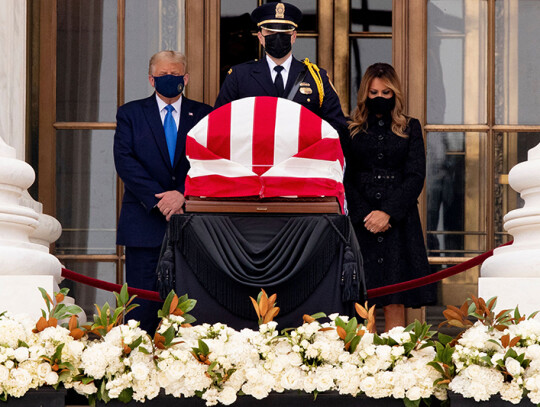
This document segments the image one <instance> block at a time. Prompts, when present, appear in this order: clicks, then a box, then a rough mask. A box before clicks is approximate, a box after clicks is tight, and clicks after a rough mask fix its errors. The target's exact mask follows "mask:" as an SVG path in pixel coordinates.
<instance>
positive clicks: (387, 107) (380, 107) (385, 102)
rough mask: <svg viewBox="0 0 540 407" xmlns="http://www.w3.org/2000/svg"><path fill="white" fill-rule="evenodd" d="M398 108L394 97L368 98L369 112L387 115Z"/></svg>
mask: <svg viewBox="0 0 540 407" xmlns="http://www.w3.org/2000/svg"><path fill="white" fill-rule="evenodd" d="M395 106H396V97H395V96H392V97H391V98H388V99H387V98H383V97H382V96H377V97H376V98H373V99H371V98H369V97H368V98H367V99H366V107H367V108H368V111H369V112H370V113H373V114H387V113H390V112H391V111H392V109H393V108H394V107H395Z"/></svg>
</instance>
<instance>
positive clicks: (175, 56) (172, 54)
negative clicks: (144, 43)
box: [148, 50, 187, 75]
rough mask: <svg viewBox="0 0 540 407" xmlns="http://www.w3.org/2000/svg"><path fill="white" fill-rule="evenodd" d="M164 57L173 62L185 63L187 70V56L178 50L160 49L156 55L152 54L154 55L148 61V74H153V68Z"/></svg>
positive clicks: (185, 69)
mask: <svg viewBox="0 0 540 407" xmlns="http://www.w3.org/2000/svg"><path fill="white" fill-rule="evenodd" d="M162 59H167V60H169V61H171V62H175V63H180V64H183V65H184V71H187V60H186V56H185V55H184V54H182V53H181V52H178V51H171V50H166V51H159V52H157V53H155V54H154V55H152V57H151V58H150V62H149V63H148V75H152V70H153V68H154V65H155V64H156V63H157V62H158V61H160V60H162Z"/></svg>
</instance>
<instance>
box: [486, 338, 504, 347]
mask: <svg viewBox="0 0 540 407" xmlns="http://www.w3.org/2000/svg"><path fill="white" fill-rule="evenodd" d="M488 342H492V343H495V344H497V345H498V346H499V347H500V348H502V345H501V343H500V342H499V341H496V340H495V339H488Z"/></svg>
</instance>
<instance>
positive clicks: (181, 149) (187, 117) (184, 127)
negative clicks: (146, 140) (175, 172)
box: [174, 96, 195, 166]
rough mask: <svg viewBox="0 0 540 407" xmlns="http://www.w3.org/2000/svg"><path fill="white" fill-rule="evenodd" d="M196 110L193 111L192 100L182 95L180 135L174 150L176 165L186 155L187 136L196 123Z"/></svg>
mask: <svg viewBox="0 0 540 407" xmlns="http://www.w3.org/2000/svg"><path fill="white" fill-rule="evenodd" d="M194 114H195V112H193V111H192V103H191V100H189V99H188V98H186V97H185V96H182V102H181V105H180V123H179V124H178V137H177V138H176V150H175V152H174V165H175V166H176V164H178V160H180V158H181V157H183V156H184V155H185V149H186V136H187V133H188V131H189V130H191V128H192V127H193V125H194V120H195V116H194Z"/></svg>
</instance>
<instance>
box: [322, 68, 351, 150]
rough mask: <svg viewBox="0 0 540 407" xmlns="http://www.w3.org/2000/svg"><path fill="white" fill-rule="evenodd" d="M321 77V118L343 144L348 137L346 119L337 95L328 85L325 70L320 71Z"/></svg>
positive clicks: (328, 81) (329, 84) (330, 85)
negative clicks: (322, 95) (322, 97)
mask: <svg viewBox="0 0 540 407" xmlns="http://www.w3.org/2000/svg"><path fill="white" fill-rule="evenodd" d="M321 77H322V80H323V86H324V99H323V104H322V107H321V109H322V117H323V119H324V120H326V121H327V122H328V123H330V125H331V126H332V127H333V128H334V129H336V130H337V132H338V134H339V137H340V140H341V141H342V142H343V141H344V139H347V138H348V137H349V130H348V128H347V119H346V118H345V115H344V114H343V110H341V102H340V101H339V96H338V95H337V93H336V91H335V89H334V87H333V86H332V84H331V83H330V79H329V78H328V74H327V73H326V71H325V70H322V69H321Z"/></svg>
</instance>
